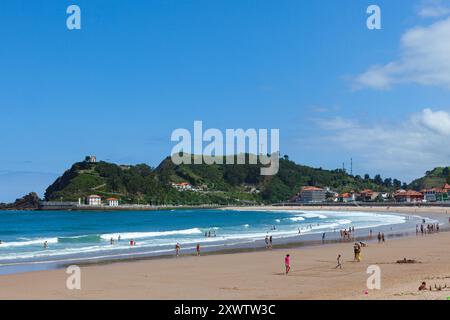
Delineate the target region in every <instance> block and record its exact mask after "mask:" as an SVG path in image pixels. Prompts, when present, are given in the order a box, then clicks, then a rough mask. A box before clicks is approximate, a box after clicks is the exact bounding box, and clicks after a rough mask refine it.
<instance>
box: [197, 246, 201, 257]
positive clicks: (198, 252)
mask: <svg viewBox="0 0 450 320" xmlns="http://www.w3.org/2000/svg"><path fill="white" fill-rule="evenodd" d="M197 257H200V243H197Z"/></svg>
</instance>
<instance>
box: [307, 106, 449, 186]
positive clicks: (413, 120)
mask: <svg viewBox="0 0 450 320" xmlns="http://www.w3.org/2000/svg"><path fill="white" fill-rule="evenodd" d="M334 121H336V122H337V123H342V119H340V118H335V119H327V120H320V121H317V122H316V123H317V125H318V126H319V127H320V129H322V130H323V133H324V135H323V136H322V137H320V138H319V139H320V140H321V142H323V143H325V144H326V145H328V146H329V147H331V148H335V149H336V150H347V151H348V152H349V153H350V154H351V155H353V156H354V157H357V158H359V159H360V161H362V163H360V164H359V167H360V168H361V169H362V170H366V171H367V172H374V171H378V172H380V173H384V174H385V175H390V176H392V177H393V178H402V179H407V180H410V179H414V178H418V177H420V176H422V175H423V173H424V172H425V171H427V170H429V169H432V168H434V167H437V166H444V165H450V149H449V148H447V145H448V142H449V140H450V113H449V112H447V111H433V110H431V109H425V110H423V111H422V112H420V113H417V114H413V115H411V116H410V117H407V118H405V119H404V120H403V121H400V122H398V123H390V124H380V123H372V124H362V123H359V122H353V121H348V122H347V123H351V124H352V125H347V126H336V127H330V126H329V125H328V124H330V123H333V122H334ZM313 143H314V144H316V145H317V144H318V141H313Z"/></svg>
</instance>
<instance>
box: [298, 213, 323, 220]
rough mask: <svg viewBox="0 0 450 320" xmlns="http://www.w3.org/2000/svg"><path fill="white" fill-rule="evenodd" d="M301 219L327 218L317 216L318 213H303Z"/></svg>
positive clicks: (320, 215) (321, 215)
mask: <svg viewBox="0 0 450 320" xmlns="http://www.w3.org/2000/svg"><path fill="white" fill-rule="evenodd" d="M302 217H305V218H319V219H326V218H328V217H327V216H326V215H323V214H319V213H303V214H302Z"/></svg>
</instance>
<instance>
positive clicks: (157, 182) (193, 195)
mask: <svg viewBox="0 0 450 320" xmlns="http://www.w3.org/2000/svg"><path fill="white" fill-rule="evenodd" d="M247 157H248V155H247ZM224 162H225V161H224ZM246 163H248V161H247V162H246ZM260 169H261V165H260V164H256V165H249V164H243V165H226V164H223V165H219V164H213V165H206V164H200V165H194V164H191V165H186V164H182V165H174V164H173V163H172V161H171V159H170V158H169V157H168V158H166V159H165V160H163V161H162V162H161V164H160V165H159V166H158V167H157V168H151V167H149V166H147V165H145V164H140V165H135V166H120V165H116V164H112V163H107V162H98V163H88V162H79V163H75V164H74V165H73V166H72V168H70V169H69V170H68V171H66V172H65V173H64V174H63V175H62V176H61V177H59V178H58V179H57V180H56V181H55V182H54V183H53V184H52V185H51V186H49V187H48V189H47V190H46V193H45V199H46V200H48V201H78V198H84V197H86V196H88V195H90V194H98V195H100V196H102V197H105V198H106V197H115V198H118V199H120V202H121V203H140V204H147V203H150V204H172V205H177V204H187V205H196V204H238V203H273V202H280V201H285V200H287V199H289V198H291V197H293V196H294V195H296V194H297V193H298V192H299V191H300V189H301V187H302V186H318V187H330V188H331V189H332V190H333V191H337V192H340V193H342V192H349V191H352V190H354V191H360V190H363V189H372V190H374V191H393V190H394V189H395V188H398V187H400V186H401V182H400V181H398V180H396V179H394V180H392V179H390V178H389V179H384V180H383V179H382V178H381V177H380V176H379V175H377V176H375V177H374V178H373V179H372V178H370V177H369V175H365V176H364V178H363V177H360V176H351V175H349V174H347V173H346V172H345V171H343V170H323V169H322V168H311V167H307V166H302V165H298V164H296V163H294V162H292V161H290V160H289V158H288V157H287V156H285V157H283V158H281V159H280V169H279V172H278V174H277V175H275V176H261V175H260ZM180 182H189V183H190V184H191V185H192V186H194V187H195V188H196V189H197V190H196V191H179V190H177V189H175V188H174V187H172V185H171V184H172V183H180Z"/></svg>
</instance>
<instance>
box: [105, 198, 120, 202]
mask: <svg viewBox="0 0 450 320" xmlns="http://www.w3.org/2000/svg"><path fill="white" fill-rule="evenodd" d="M106 200H107V201H118V200H119V199H116V198H108V199H106Z"/></svg>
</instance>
